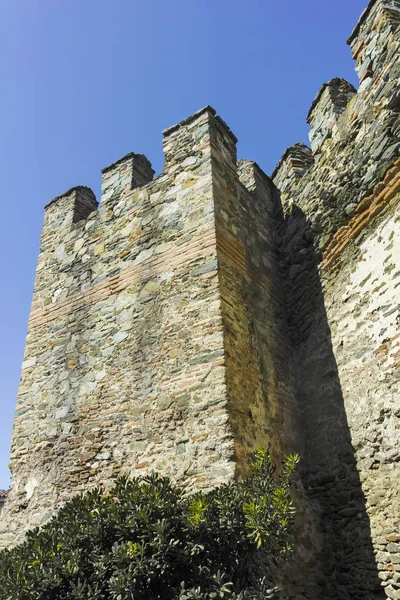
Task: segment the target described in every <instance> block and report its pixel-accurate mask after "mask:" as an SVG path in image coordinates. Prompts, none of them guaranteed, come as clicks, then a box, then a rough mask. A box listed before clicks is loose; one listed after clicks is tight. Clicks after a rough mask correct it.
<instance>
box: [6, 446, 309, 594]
mask: <svg viewBox="0 0 400 600" xmlns="http://www.w3.org/2000/svg"><path fill="white" fill-rule="evenodd" d="M297 462H298V457H297V456H294V455H291V456H288V457H287V458H286V460H285V463H284V465H283V469H282V471H281V473H280V474H279V475H278V476H277V475H276V474H275V472H274V468H273V467H272V465H271V462H270V460H269V456H268V452H267V451H265V450H260V451H259V452H257V454H256V457H255V461H254V463H253V465H252V468H251V471H250V474H249V476H248V477H247V478H246V479H245V480H244V481H242V482H237V483H231V484H229V485H224V486H221V487H218V488H216V489H214V490H213V491H211V492H210V493H208V494H203V493H198V494H195V495H193V496H190V497H186V496H185V495H184V492H183V490H182V489H180V488H177V487H174V486H173V485H172V484H171V482H170V481H169V479H167V478H164V477H159V476H157V475H152V476H149V477H143V478H137V479H133V480H131V479H126V478H121V479H118V480H117V482H116V484H115V487H114V488H113V489H112V490H111V491H110V492H109V493H104V491H102V490H100V489H97V490H94V491H91V492H88V493H87V494H85V495H83V496H75V497H74V498H73V499H72V500H71V501H70V502H68V503H67V504H66V505H65V506H64V507H63V508H61V509H60V510H59V511H58V513H57V515H56V516H55V517H54V518H53V519H52V520H51V521H50V522H49V523H47V524H46V525H45V526H44V527H42V529H40V530H39V529H35V530H33V531H30V532H29V533H28V535H27V538H26V541H25V542H24V543H23V544H21V545H20V546H18V547H16V548H14V549H12V550H10V551H8V550H6V551H3V552H1V553H0V600H61V599H62V600H78V599H79V600H156V599H157V600H158V599H159V600H211V599H212V598H227V599H229V600H233V599H236V600H245V599H249V600H255V599H258V598H268V597H272V595H273V590H271V589H270V588H271V585H272V582H271V577H270V574H269V570H268V568H267V566H266V565H267V564H268V558H269V559H270V558H271V557H275V558H281V557H284V556H286V555H287V554H288V553H289V552H290V550H291V546H290V526H291V524H292V521H293V516H294V507H293V502H292V498H291V494H290V489H289V486H290V478H291V475H292V473H293V470H294V468H295V465H296V463H297Z"/></svg>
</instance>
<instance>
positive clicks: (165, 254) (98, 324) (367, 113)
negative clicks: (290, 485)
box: [0, 0, 400, 600]
mask: <svg viewBox="0 0 400 600" xmlns="http://www.w3.org/2000/svg"><path fill="white" fill-rule="evenodd" d="M399 3H400V0H380V1H378V0H376V1H374V2H371V3H370V4H369V6H368V7H367V9H366V11H365V12H364V14H363V15H362V17H361V19H360V21H359V23H358V25H357V27H356V29H355V30H354V32H353V34H352V35H351V37H350V39H349V43H350V45H351V48H352V52H353V55H354V58H355V59H356V69H357V71H358V73H359V76H360V82H361V83H360V86H359V88H358V90H355V88H354V87H353V86H352V85H351V84H349V83H348V82H347V81H345V80H344V79H341V78H335V79H332V80H330V81H328V82H327V83H324V84H323V85H322V87H321V88H320V90H319V92H318V93H317V96H316V97H315V99H314V101H313V102H312V105H311V108H310V111H309V113H308V116H307V122H308V123H309V125H310V141H311V148H309V147H308V146H307V145H305V144H303V143H296V144H293V145H292V146H290V147H289V148H287V149H286V150H285V152H284V154H283V156H282V158H281V160H280V161H279V163H278V164H277V166H276V168H275V169H274V171H273V173H272V176H271V178H270V177H268V176H267V175H266V174H265V173H264V172H263V171H262V169H260V167H259V166H258V165H257V164H256V163H255V162H254V161H252V160H244V159H241V160H239V161H237V150H236V144H237V139H236V137H235V135H234V134H233V133H232V131H231V130H230V128H229V126H228V125H227V124H226V123H225V122H224V121H223V119H222V118H221V117H219V116H218V115H217V114H216V111H215V110H214V109H213V108H212V107H210V106H206V107H204V108H202V109H201V110H199V111H197V112H196V113H194V114H193V115H191V116H189V117H188V118H186V119H184V120H182V121H180V123H178V124H176V125H173V126H172V127H169V128H168V129H165V130H164V131H163V148H164V155H165V163H164V169H163V172H162V173H160V174H159V175H158V176H157V177H155V178H154V171H153V169H152V166H151V163H150V161H149V160H148V159H147V158H146V157H145V156H144V155H143V154H136V153H133V152H132V153H129V154H127V155H126V156H124V157H122V158H120V159H119V160H117V161H116V162H114V163H113V164H111V165H109V166H108V167H106V168H105V169H103V171H102V193H101V202H100V207H99V208H98V203H97V200H96V198H95V195H94V193H93V192H92V191H91V190H90V189H89V188H87V187H84V186H78V187H74V188H72V189H70V190H68V191H67V192H65V193H64V194H62V195H60V196H57V197H56V198H54V199H53V200H52V201H51V202H49V203H48V204H47V205H46V207H45V214H44V225H43V232H42V238H41V247H40V254H39V258H38V264H37V270H36V279H35V289H34V294H33V300H32V306H31V312H30V317H29V325H28V335H27V339H26V347H25V354H24V360H23V364H22V375H21V382H20V387H19V392H18V399H17V407H16V413H15V421H14V429H13V441H12V448H11V462H10V466H11V471H12V485H11V489H10V492H9V494H8V497H7V502H6V504H5V506H4V508H2V510H1V520H0V521H1V524H0V544H1V545H2V546H7V545H14V544H16V543H17V542H18V541H19V540H20V539H21V538H22V537H23V535H24V532H25V531H26V529H28V528H31V527H33V526H37V525H40V524H42V523H44V522H46V521H47V520H48V519H49V518H50V517H51V515H52V514H53V513H54V511H55V510H56V508H57V506H59V505H60V504H62V503H63V502H65V501H66V500H68V499H69V498H70V497H71V496H72V495H73V494H75V493H78V492H82V491H85V490H87V489H90V488H92V487H94V486H97V485H99V484H101V485H104V486H106V487H107V486H109V485H111V482H112V480H113V478H114V477H115V476H117V475H119V474H125V475H128V476H132V475H133V476H134V475H137V474H147V473H151V472H153V471H156V472H160V473H163V474H164V475H169V476H170V477H171V478H172V479H173V480H174V481H176V482H178V483H179V484H181V485H183V486H185V489H186V490H187V491H188V492H189V493H190V492H192V491H195V490H197V489H201V488H202V489H209V488H211V487H213V486H217V485H220V484H221V483H225V482H229V481H232V479H233V478H235V477H236V478H238V477H241V476H242V475H243V473H245V472H246V469H247V468H248V462H249V457H250V455H251V454H252V452H253V451H254V450H255V449H256V448H258V447H260V446H261V445H263V446H269V447H270V450H271V455H272V457H273V460H275V461H276V462H279V461H280V460H281V458H282V457H283V455H284V454H286V453H288V452H291V451H297V452H299V453H300V455H301V457H302V461H301V464H302V467H301V472H300V474H299V480H298V481H297V483H296V490H297V494H298V498H297V503H298V522H297V525H296V527H297V532H296V537H297V547H298V552H297V554H296V555H295V557H294V561H295V562H294V565H295V568H293V565H291V566H290V568H289V569H288V571H287V572H285V573H283V572H282V579H283V584H282V585H283V588H284V592H283V596H284V597H285V598H290V599H292V600H297V599H299V598H302V599H307V600H312V599H313V598H324V599H325V598H326V599H327V600H328V599H329V600H348V599H349V598H360V599H361V598H362V599H363V600H372V598H378V597H379V598H381V597H382V589H383V588H385V591H386V594H387V596H388V597H389V598H391V599H395V598H397V597H398V596H399V594H400V584H399V577H400V562H399V556H400V532H399V530H398V522H397V521H398V518H397V517H398V514H399V511H400V506H399V500H398V493H397V492H398V489H399V487H400V469H399V468H398V466H399V465H400V455H399V448H400V427H399V420H398V418H399V415H400V405H399V402H398V398H399V397H400V389H399V386H398V382H399V381H400V378H399V376H398V369H399V366H400V365H399V356H400V346H399V340H400V331H399V320H398V314H397V313H398V277H399V273H400V263H399V252H398V248H399V247H400V237H399V227H398V223H399V219H400V216H399V209H400V158H399V151H400V140H399V138H400V112H399V106H400V95H399V89H400V86H399V81H400V62H399V60H398V57H399V56H400V37H399V31H400V28H399V24H400V23H399ZM0 495H1V494H0ZM388 507H390V510H389V508H388Z"/></svg>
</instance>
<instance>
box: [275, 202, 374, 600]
mask: <svg viewBox="0 0 400 600" xmlns="http://www.w3.org/2000/svg"><path fill="white" fill-rule="evenodd" d="M281 249H282V255H281V258H282V269H283V276H284V280H285V282H286V293H287V299H288V321H289V323H288V324H289V330H290V336H291V340H292V347H293V351H294V371H295V387H296V405H297V406H296V408H297V411H298V418H299V420H300V423H299V427H300V428H301V429H302V430H303V432H304V438H303V452H304V456H302V468H301V478H302V482H303V486H304V490H305V494H306V497H307V498H308V500H309V502H310V503H311V506H312V510H313V511H315V514H316V515H317V517H316V518H317V522H318V523H317V531H318V534H317V539H314V540H312V542H313V546H314V548H315V547H316V548H317V553H316V556H315V559H316V561H315V563H316V565H317V569H318V570H319V573H318V577H317V582H316V583H317V584H318V588H319V589H320V590H322V596H321V595H319V596H318V597H319V600H322V599H324V598H326V599H328V598H329V599H333V598H334V599H335V600H350V599H352V600H353V599H357V600H372V599H373V600H378V599H384V598H386V595H385V593H384V591H383V588H382V587H381V581H380V579H379V578H378V570H377V567H376V563H375V556H374V551H373V545H372V540H371V530H370V523H369V518H368V515H367V512H366V501H365V496H364V493H363V491H362V487H361V481H360V475H359V472H358V470H357V463H356V459H355V454H354V450H353V446H352V443H351V435H350V428H349V424H348V420H347V416H346V409H345V402H344V397H343V391H342V388H341V384H340V378H339V373H338V368H337V364H336V360H335V355H334V351H333V347H332V339H331V331H330V328H329V323H328V318H327V313H326V308H325V303H324V295H323V290H322V286H321V281H320V277H319V272H318V263H319V261H320V258H321V257H320V255H319V254H318V252H317V251H316V250H315V248H314V245H313V232H312V230H311V226H310V224H309V222H308V221H307V218H306V216H305V214H304V213H303V212H302V211H301V210H300V209H299V208H298V207H296V206H293V208H292V211H291V214H289V215H288V216H287V218H286V220H285V229H284V234H283V237H282V245H281ZM318 565H320V566H319V567H318ZM318 588H316V589H318ZM314 593H315V589H314V592H312V593H311V596H310V595H309V594H306V596H307V597H316V596H315V595H314Z"/></svg>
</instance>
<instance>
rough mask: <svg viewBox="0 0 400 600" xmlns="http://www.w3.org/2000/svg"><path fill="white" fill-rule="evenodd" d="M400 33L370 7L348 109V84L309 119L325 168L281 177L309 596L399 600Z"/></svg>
mask: <svg viewBox="0 0 400 600" xmlns="http://www.w3.org/2000/svg"><path fill="white" fill-rule="evenodd" d="M399 24H400V2H398V1H397V0H392V1H388V2H385V1H379V0H377V1H375V2H370V4H369V6H368V9H367V11H366V12H365V13H364V14H363V16H362V18H361V20H360V22H359V24H358V25H357V27H356V29H355V30H354V32H353V34H352V36H351V38H350V40H349V43H350V44H351V48H352V51H353V54H354V57H355V58H356V60H357V70H358V72H359V74H360V79H361V85H360V87H359V89H358V91H357V93H356V94H354V95H353V92H352V90H351V89H350V87H349V88H348V91H349V101H348V103H347V104H346V103H343V102H342V100H343V94H339V93H337V94H336V93H332V89H331V88H332V86H334V87H335V86H336V87H342V88H345V87H346V86H345V85H344V83H343V80H339V79H338V80H332V81H330V82H329V83H328V84H325V86H323V87H322V88H321V90H320V92H319V94H318V95H317V97H316V99H315V101H314V103H313V106H312V109H311V111H310V114H311V117H312V118H311V122H312V126H313V131H312V135H311V138H312V140H314V142H315V140H317V138H318V143H315V146H314V163H313V164H310V161H307V160H302V161H298V162H300V163H302V168H303V174H302V175H301V176H300V177H298V176H297V177H293V176H292V177H290V178H289V183H287V182H288V179H287V178H285V177H284V175H285V173H289V174H290V173H293V169H291V164H292V163H293V161H294V160H297V159H298V156H299V147H298V145H295V146H292V147H291V148H289V149H288V150H287V151H286V153H285V155H284V156H283V158H282V161H281V162H280V163H279V164H278V166H277V169H276V170H275V172H274V176H273V179H274V182H276V184H277V185H278V186H280V187H281V188H282V190H283V199H284V203H285V207H286V209H287V216H286V233H285V237H284V241H283V252H284V256H285V267H286V281H287V296H288V302H289V325H290V331H291V335H292V342H293V348H294V357H295V364H296V390H297V391H296V398H297V404H298V408H299V411H300V414H301V421H302V425H301V427H302V429H303V431H304V433H305V442H306V444H305V459H306V460H305V465H303V466H305V467H306V468H305V469H304V473H303V481H304V485H305V488H306V492H307V495H308V498H309V500H310V502H311V503H312V504H313V506H314V509H315V520H316V522H318V519H319V525H318V531H319V536H317V537H316V538H315V540H314V543H315V547H316V550H317V555H318V556H319V558H318V560H319V561H320V573H319V575H318V576H317V577H316V578H315V580H314V581H315V583H316V584H317V586H316V587H315V588H314V589H313V590H309V591H307V589H306V590H305V592H302V593H303V594H304V595H305V596H306V597H309V596H310V592H311V597H313V594H314V596H315V595H316V596H317V597H328V598H330V597H334V598H338V599H343V600H350V599H351V598H355V597H357V598H363V599H364V598H365V599H370V598H384V597H386V596H388V597H389V598H393V599H395V598H400V543H399V542H400V503H399V493H398V491H399V489H400V470H399V461H400V454H399V449H400V422H399V417H400V397H399V381H400V374H399V368H400V363H399V355H400V330H399V327H400V317H399V307H400V291H399V290H400V287H399V277H400V237H399V235H400V230H399V200H400V159H399V158H398V157H399V149H400V142H399V131H400V129H399V128H400V118H399V114H400V113H399V107H400V104H399V89H400V85H399V84H400V82H399V76H400V71H399V67H400V64H399V60H398V56H399V53H400V34H399ZM327 90H328V91H327ZM333 117H335V118H333ZM322 133H323V135H322ZM317 134H318V135H317ZM318 136H319V137H318ZM302 154H303V155H304V151H302ZM300 166H301V164H300ZM298 173H299V171H298ZM318 515H319V516H318Z"/></svg>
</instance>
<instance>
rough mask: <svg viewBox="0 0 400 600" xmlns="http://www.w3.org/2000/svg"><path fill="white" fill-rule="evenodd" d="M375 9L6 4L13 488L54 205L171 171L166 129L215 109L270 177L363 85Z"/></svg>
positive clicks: (345, 3) (289, 3)
mask: <svg viewBox="0 0 400 600" xmlns="http://www.w3.org/2000/svg"><path fill="white" fill-rule="evenodd" d="M366 4H367V0H334V2H331V1H327V0H286V2H282V1H278V2H276V1H272V0H20V1H18V0H1V2H0V77H1V83H2V85H1V93H0V115H1V117H0V118H1V134H0V135H1V137H0V140H1V141H0V168H1V200H0V201H1V216H2V221H1V236H0V261H1V265H0V273H1V280H2V281H1V294H0V332H1V342H0V344H1V345H0V352H1V357H0V358H1V360H0V393H1V405H0V407H1V408H0V409H1V418H0V488H6V487H8V484H9V472H8V461H9V448H10V440H11V430H12V419H13V413H14V407H15V398H16V394H17V387H18V382H19V377H20V366H21V361H22V354H23V348H24V341H25V335H26V327H27V319H28V314H29V306H30V301H31V295H32V289H33V281H34V272H35V267H36V260H37V254H38V249H39V239H40V232H41V227H42V220H43V206H44V204H46V203H47V202H49V201H50V200H51V199H52V198H53V197H54V196H56V195H58V194H60V193H62V192H64V191H66V190H67V189H68V188H70V187H72V186H74V185H88V186H90V187H91V188H92V189H93V190H94V191H95V193H96V195H98V193H99V188H100V169H101V168H102V167H104V166H106V165H108V164H109V163H111V162H114V161H115V160H116V159H118V158H120V157H121V156H123V155H124V154H126V153H127V152H130V151H133V152H139V153H143V154H146V156H147V157H148V158H149V159H150V160H151V162H152V163H153V167H154V168H155V169H156V172H157V173H159V172H160V171H161V170H162V161H163V157H162V148H161V141H162V137H161V130H162V129H164V128H166V127H168V126H170V125H172V124H174V123H176V122H177V121H180V120H181V119H183V118H185V117H187V116H189V115H190V114H192V113H193V112H194V111H196V110H197V109H199V108H201V107H202V106H204V105H206V104H211V105H212V106H213V107H214V108H215V109H216V110H217V111H218V113H219V114H220V115H221V116H222V118H223V119H224V120H225V121H227V123H228V124H229V126H230V127H231V129H232V131H233V132H234V133H235V134H236V136H237V137H238V138H239V143H238V154H239V157H240V158H250V159H252V160H255V161H256V162H258V164H259V165H260V166H261V167H262V168H263V169H264V170H265V171H266V172H267V173H270V172H271V171H272V170H273V168H274V166H275V164H276V163H277V161H278V160H279V158H280V156H281V154H282V152H283V150H284V149H285V148H286V147H287V146H289V145H291V144H292V143H294V142H297V141H303V142H307V134H308V127H307V124H306V122H305V116H306V114H307V111H308V109H309V107H310V105H311V102H312V100H313V97H314V95H315V94H316V92H317V90H318V88H319V86H320V85H321V84H322V83H323V82H324V81H327V80H329V79H331V78H332V77H344V78H345V79H348V80H349V81H351V82H352V83H353V84H354V85H357V78H356V76H355V73H354V70H353V61H352V59H351V54H350V50H349V48H348V46H347V45H346V39H347V37H348V35H349V34H350V32H351V30H352V28H353V26H354V25H355V24H356V21H357V19H358V17H359V15H360V14H361V12H362V10H363V9H364V8H365V6H366Z"/></svg>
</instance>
